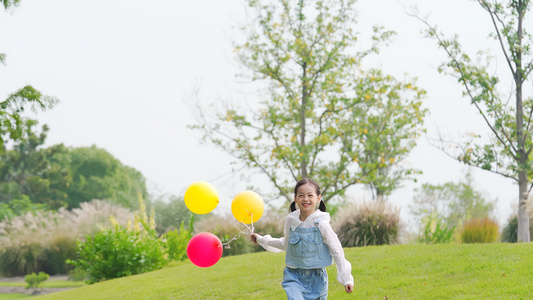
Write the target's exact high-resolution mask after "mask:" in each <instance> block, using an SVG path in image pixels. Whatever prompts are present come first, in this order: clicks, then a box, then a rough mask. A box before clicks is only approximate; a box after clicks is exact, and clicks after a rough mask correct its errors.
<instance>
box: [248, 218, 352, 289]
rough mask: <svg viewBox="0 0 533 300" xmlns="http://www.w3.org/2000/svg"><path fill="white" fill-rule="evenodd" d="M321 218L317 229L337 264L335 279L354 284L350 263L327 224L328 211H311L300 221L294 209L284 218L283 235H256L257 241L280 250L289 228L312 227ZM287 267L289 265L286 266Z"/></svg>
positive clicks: (270, 249)
mask: <svg viewBox="0 0 533 300" xmlns="http://www.w3.org/2000/svg"><path fill="white" fill-rule="evenodd" d="M316 219H322V220H321V221H320V223H318V229H319V230H320V233H321V234H322V239H323V240H324V243H325V244H326V245H327V246H328V248H329V251H330V253H331V256H332V257H333V260H334V261H335V264H336V265H337V280H338V281H339V282H340V283H341V284H342V285H347V284H352V285H353V284H354V280H353V276H352V265H351V264H350V262H349V261H347V260H346V258H345V257H344V251H343V249H342V245H341V242H340V241H339V238H338V237H337V234H336V233H335V232H334V231H333V229H332V228H331V225H330V224H329V221H330V216H329V213H326V212H322V211H319V210H317V211H315V212H314V213H312V214H311V215H310V216H309V217H307V219H305V221H303V222H302V221H300V210H299V209H298V210H295V211H293V212H291V213H290V214H289V215H287V218H286V219H285V227H284V229H283V233H284V235H285V236H284V237H282V238H273V237H271V236H270V235H265V236H260V235H257V243H259V245H261V246H262V247H263V248H265V250H268V251H271V252H281V251H284V250H287V245H288V244H289V230H290V229H292V230H294V229H295V228H296V227H300V228H312V227H315V226H316V225H315V220H316ZM288 267H289V268H290V267H291V266H288Z"/></svg>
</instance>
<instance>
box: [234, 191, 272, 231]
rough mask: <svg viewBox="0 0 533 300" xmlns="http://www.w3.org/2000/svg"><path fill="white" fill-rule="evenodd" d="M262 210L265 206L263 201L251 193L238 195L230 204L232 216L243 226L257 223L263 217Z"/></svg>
mask: <svg viewBox="0 0 533 300" xmlns="http://www.w3.org/2000/svg"><path fill="white" fill-rule="evenodd" d="M264 210H265V205H264V203H263V199H262V198H261V196H259V195H258V194H257V193H255V192H252V191H244V192H240V193H238V194H237V196H235V198H233V202H232V203H231V212H232V213H233V216H234V217H235V219H237V220H238V221H241V222H243V223H244V224H250V223H252V222H257V220H259V219H260V218H261V216H262V215H263V211H264Z"/></svg>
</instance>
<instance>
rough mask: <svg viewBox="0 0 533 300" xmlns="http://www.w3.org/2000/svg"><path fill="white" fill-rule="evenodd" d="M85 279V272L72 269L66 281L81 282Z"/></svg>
mask: <svg viewBox="0 0 533 300" xmlns="http://www.w3.org/2000/svg"><path fill="white" fill-rule="evenodd" d="M85 279H87V272H85V271H83V270H80V269H74V270H72V271H70V272H69V273H68V280H71V281H83V280H85Z"/></svg>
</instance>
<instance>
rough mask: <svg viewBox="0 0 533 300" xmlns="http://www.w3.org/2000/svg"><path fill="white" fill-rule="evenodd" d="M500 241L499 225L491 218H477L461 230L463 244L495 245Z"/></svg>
mask: <svg viewBox="0 0 533 300" xmlns="http://www.w3.org/2000/svg"><path fill="white" fill-rule="evenodd" d="M497 240H498V223H496V222H495V221H493V220H491V219H489V218H487V217H486V218H483V219H479V218H475V219H472V220H470V221H468V222H466V223H465V225H464V227H463V229H462V230H461V241H462V242H463V243H494V242H496V241H497Z"/></svg>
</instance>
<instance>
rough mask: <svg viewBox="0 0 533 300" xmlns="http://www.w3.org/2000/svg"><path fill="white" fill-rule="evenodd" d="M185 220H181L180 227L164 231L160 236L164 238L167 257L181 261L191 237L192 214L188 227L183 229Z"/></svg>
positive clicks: (184, 256) (185, 254)
mask: <svg viewBox="0 0 533 300" xmlns="http://www.w3.org/2000/svg"><path fill="white" fill-rule="evenodd" d="M184 224H185V222H183V221H182V222H181V225H180V229H179V230H178V229H174V230H171V231H168V232H167V233H165V234H164V235H163V236H162V238H163V239H164V240H166V248H167V252H168V258H169V259H171V260H180V261H183V260H184V259H185V258H187V245H188V244H189V240H190V239H191V238H192V232H193V230H194V229H193V227H194V226H193V224H194V215H192V216H191V217H190V221H189V227H188V228H189V229H188V230H187V229H185V225H184Z"/></svg>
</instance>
